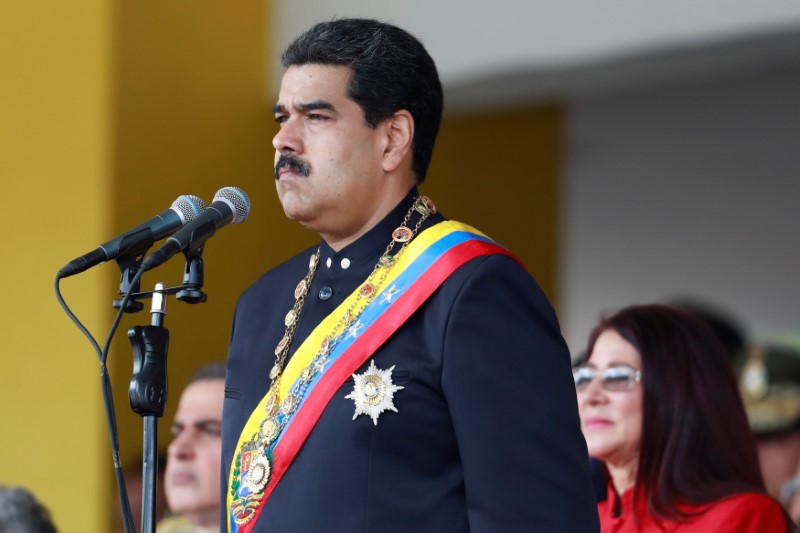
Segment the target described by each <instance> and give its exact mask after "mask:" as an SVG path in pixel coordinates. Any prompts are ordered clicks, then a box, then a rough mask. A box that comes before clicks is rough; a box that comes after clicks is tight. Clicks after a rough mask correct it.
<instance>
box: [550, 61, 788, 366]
mask: <svg viewBox="0 0 800 533" xmlns="http://www.w3.org/2000/svg"><path fill="white" fill-rule="evenodd" d="M569 110H570V112H569V121H568V128H567V131H568V139H567V144H568V155H567V160H568V170H567V180H566V181H565V183H564V186H565V190H564V196H563V198H564V201H565V205H564V211H563V216H564V220H563V230H564V231H563V235H562V236H561V239H560V242H561V243H562V245H563V255H562V257H561V273H562V278H561V287H562V295H563V298H562V300H561V302H560V306H559V307H560V311H561V312H560V317H561V320H562V326H563V327H564V331H565V335H566V337H567V340H568V342H569V344H570V346H571V348H572V349H573V351H576V350H578V349H580V348H581V347H582V344H583V343H584V342H585V339H586V336H587V333H588V331H589V330H590V328H591V327H592V326H593V325H594V323H595V322H596V320H597V317H598V316H599V313H600V312H601V311H603V310H606V309H611V308H615V307H619V306H624V305H628V304H632V303H643V302H648V301H655V300H664V299H672V298H676V297H685V296H694V297H699V298H701V299H703V300H706V301H708V302H711V303H713V304H716V305H718V306H721V307H722V308H723V309H727V310H728V311H729V312H731V313H732V314H733V315H734V316H737V317H739V318H740V319H741V320H742V321H743V322H744V325H745V326H747V327H748V329H749V333H750V335H751V336H752V337H754V340H759V339H764V338H766V337H770V336H772V335H774V334H777V333H781V332H786V331H788V330H800V62H799V63H795V65H794V67H789V66H785V67H783V68H780V69H777V68H776V69H767V70H756V71H753V72H750V73H748V74H742V75H739V76H736V77H731V78H727V79H719V80H717V81H714V82H704V83H685V84H683V85H678V86H667V87H662V88H658V89H656V88H653V89H650V90H642V91H639V92H629V93H618V94H615V95H608V96H605V97H595V98H586V99H583V100H576V101H573V102H572V103H571V104H570V106H569Z"/></svg>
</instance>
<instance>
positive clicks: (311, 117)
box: [308, 113, 329, 120]
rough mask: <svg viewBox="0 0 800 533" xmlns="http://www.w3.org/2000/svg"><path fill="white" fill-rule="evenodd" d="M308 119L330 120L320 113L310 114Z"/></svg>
mask: <svg viewBox="0 0 800 533" xmlns="http://www.w3.org/2000/svg"><path fill="white" fill-rule="evenodd" d="M308 118H309V120H328V118H329V117H327V116H325V115H320V114H319V113H309V114H308Z"/></svg>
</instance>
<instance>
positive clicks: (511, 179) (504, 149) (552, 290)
mask: <svg viewBox="0 0 800 533" xmlns="http://www.w3.org/2000/svg"><path fill="white" fill-rule="evenodd" d="M561 121H562V110H561V108H560V107H559V106H558V105H538V106H528V107H518V108H514V109H508V110H500V111H487V112H481V113H475V114H460V115H454V116H447V117H445V120H444V122H443V124H442V129H441V131H440V133H439V139H438V141H437V145H436V150H435V151H434V155H433V162H432V164H431V168H430V171H429V172H428V178H427V179H426V181H425V183H424V184H423V186H422V187H421V190H422V192H423V193H424V194H427V195H428V196H430V197H431V199H432V200H433V201H434V203H435V204H436V205H437V206H438V207H439V209H440V210H441V211H442V212H443V213H444V214H445V215H446V216H448V217H449V218H452V219H455V220H460V221H462V222H466V223H468V224H470V225H472V226H475V227H476V228H478V229H480V230H481V231H483V232H484V233H486V234H487V235H489V236H490V237H492V238H493V239H495V240H497V241H498V242H500V243H501V244H503V245H504V246H506V247H507V248H509V249H510V250H511V251H512V252H514V253H515V254H516V255H517V256H518V257H519V258H520V259H521V260H522V262H523V263H524V264H525V266H526V267H527V268H528V271H529V272H530V273H531V274H532V275H533V276H534V277H535V278H536V279H537V281H538V282H539V284H540V285H541V287H542V289H543V290H544V291H545V293H546V294H547V296H548V297H549V299H550V301H551V302H553V303H554V302H555V301H556V300H557V298H556V296H557V294H556V288H557V281H558V280H557V271H556V262H557V231H558V203H559V198H558V184H559V178H560V173H561Z"/></svg>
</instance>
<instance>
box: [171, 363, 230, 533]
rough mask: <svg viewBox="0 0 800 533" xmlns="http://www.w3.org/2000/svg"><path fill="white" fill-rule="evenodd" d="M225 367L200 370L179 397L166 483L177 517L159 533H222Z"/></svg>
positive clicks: (218, 364)
mask: <svg viewBox="0 0 800 533" xmlns="http://www.w3.org/2000/svg"><path fill="white" fill-rule="evenodd" d="M224 398H225V365H224V364H222V363H215V364H211V365H208V366H205V367H202V368H200V369H199V370H198V371H197V372H195V374H194V375H193V376H192V378H191V379H190V380H189V384H188V385H187V386H186V388H185V389H184V391H183V394H181V399H180V402H179V403H178V410H177V412H176V413H175V419H174V420H173V422H172V443H170V445H169V449H168V451H167V470H166V475H165V478H164V487H165V490H166V496H167V502H168V503H169V508H170V510H171V512H172V513H174V516H171V517H169V518H166V519H165V520H163V521H162V522H161V523H159V525H158V532H159V533H179V532H180V533H184V532H186V533H189V532H192V533H200V532H218V531H219V509H220V494H219V484H220V456H221V446H222V444H221V443H222V441H221V438H220V435H221V428H222V403H223V400H224Z"/></svg>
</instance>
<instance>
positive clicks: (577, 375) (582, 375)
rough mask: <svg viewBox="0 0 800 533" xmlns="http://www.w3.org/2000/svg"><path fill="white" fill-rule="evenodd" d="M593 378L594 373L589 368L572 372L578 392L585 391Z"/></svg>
mask: <svg viewBox="0 0 800 533" xmlns="http://www.w3.org/2000/svg"><path fill="white" fill-rule="evenodd" d="M594 376H595V371H594V370H592V369H591V368H587V367H581V368H576V369H575V370H573V371H572V378H573V379H574V380H575V388H576V389H578V390H583V389H585V388H586V387H587V386H588V385H589V383H591V382H592V380H593V379H594Z"/></svg>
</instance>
